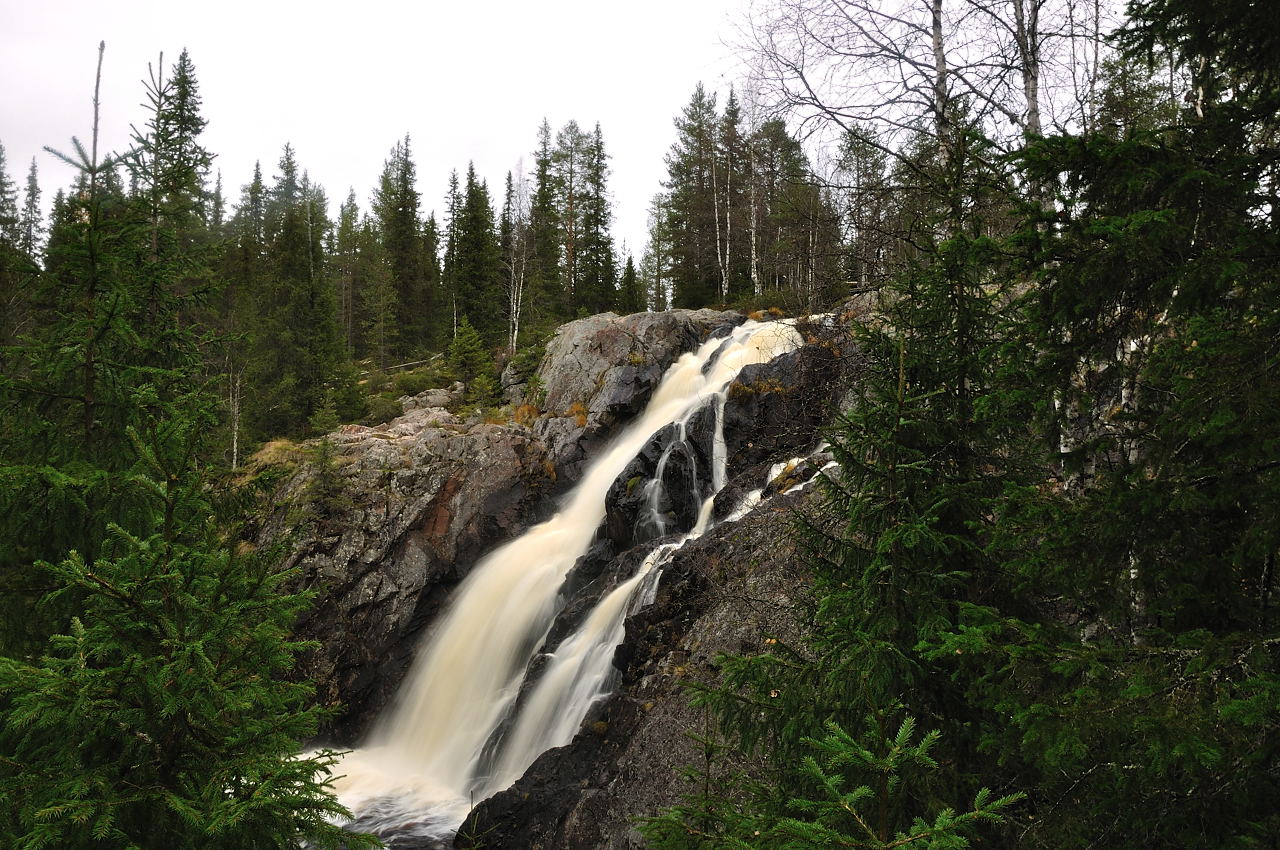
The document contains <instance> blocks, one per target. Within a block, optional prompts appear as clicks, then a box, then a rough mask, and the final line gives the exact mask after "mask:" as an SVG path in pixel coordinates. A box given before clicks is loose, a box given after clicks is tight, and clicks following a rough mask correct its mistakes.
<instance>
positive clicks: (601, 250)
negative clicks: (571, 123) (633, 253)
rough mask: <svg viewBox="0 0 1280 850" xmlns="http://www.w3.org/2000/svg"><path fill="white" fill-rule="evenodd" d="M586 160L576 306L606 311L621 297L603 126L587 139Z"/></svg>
mask: <svg viewBox="0 0 1280 850" xmlns="http://www.w3.org/2000/svg"><path fill="white" fill-rule="evenodd" d="M584 153H585V156H584V162H583V192H582V198H581V201H580V204H581V207H580V208H581V227H580V230H581V234H582V235H581V238H580V246H579V249H578V269H579V271H578V281H577V284H576V286H577V288H576V290H575V292H574V302H573V303H574V306H575V307H578V308H580V309H582V310H584V311H586V312H588V313H603V312H604V311H606V310H608V309H610V308H611V307H612V306H613V304H614V301H615V300H616V299H617V286H618V283H617V277H618V270H617V261H616V260H615V258H614V255H613V236H612V234H611V233H610V226H611V225H612V222H613V210H612V209H611V205H610V203H609V191H608V186H607V183H608V176H609V166H608V155H607V154H606V153H605V150H604V135H603V134H602V133H601V131H600V125H599V124H596V127H595V130H594V131H593V132H592V134H591V136H590V137H589V138H588V139H587V142H586V146H585V151H584Z"/></svg>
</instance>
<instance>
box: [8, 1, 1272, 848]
mask: <svg viewBox="0 0 1280 850" xmlns="http://www.w3.org/2000/svg"><path fill="white" fill-rule="evenodd" d="M899 5H900V6H901V8H900V9H899V8H897V7H894V8H893V9H890V8H889V6H887V5H886V4H883V3H880V2H876V0H776V2H773V3H770V4H761V6H760V7H759V8H757V10H756V14H757V18H756V20H755V21H754V22H753V29H752V30H751V32H752V34H753V38H754V40H753V41H752V43H751V44H750V45H748V51H749V52H750V53H751V54H752V55H751V59H752V60H753V67H754V68H755V69H756V70H755V73H756V76H755V77H754V78H753V80H752V82H751V103H750V104H744V102H743V101H742V100H740V99H739V94H738V92H737V91H735V90H733V89H730V90H729V91H728V92H726V93H724V100H723V106H721V105H720V99H719V97H718V96H717V95H716V94H714V93H711V92H708V91H707V90H706V89H705V88H704V87H702V86H701V85H698V86H697V87H696V88H695V89H694V91H693V94H692V97H691V99H690V100H689V102H688V104H687V105H685V106H684V108H683V109H681V110H679V113H678V115H677V117H676V119H675V128H676V142H675V144H674V145H673V146H672V148H671V150H670V152H669V153H668V155H667V160H666V165H667V170H668V176H667V180H666V181H665V183H664V186H663V191H662V192H661V193H659V194H658V195H657V196H656V197H655V198H654V200H653V204H652V207H651V211H650V213H651V215H650V238H649V243H648V245H647V246H646V247H645V249H644V251H643V253H642V254H641V255H640V256H638V257H632V256H623V255H621V254H620V253H619V251H618V249H617V247H616V245H615V243H614V239H613V235H612V219H613V206H612V201H611V197H610V191H609V186H608V180H609V175H610V166H609V155H608V154H607V152H606V147H605V140H604V134H603V131H602V128H601V127H600V126H599V125H595V126H594V127H593V128H592V129H590V130H586V129H583V127H582V126H581V125H579V124H578V123H577V122H573V121H571V122H569V123H567V124H565V125H564V126H563V127H562V128H560V129H559V130H553V128H552V127H551V126H550V125H549V124H547V123H545V122H544V123H543V124H542V126H541V127H539V128H537V129H536V133H535V134H533V136H532V138H531V142H532V152H531V153H532V157H531V162H532V165H533V167H532V169H531V173H528V174H525V173H523V172H522V171H521V170H518V169H517V170H515V171H513V172H512V173H510V174H508V176H507V179H506V181H505V183H504V185H503V186H502V187H501V189H500V191H499V192H497V193H495V192H494V191H491V189H490V187H489V186H488V185H486V183H485V182H484V181H483V180H481V179H480V178H479V177H478V176H477V174H476V170H475V168H474V166H472V165H468V167H467V169H466V171H465V173H462V174H459V173H458V172H454V173H453V174H452V175H451V176H450V180H449V189H448V192H447V195H446V197H444V198H443V199H439V200H440V201H441V207H440V209H441V210H442V212H441V213H440V215H439V216H438V217H437V215H436V214H434V213H431V212H426V210H429V209H430V208H431V207H432V204H431V202H429V201H424V199H423V198H422V197H421V196H420V194H419V192H418V190H417V188H416V187H417V181H418V175H417V169H416V165H415V162H414V158H413V147H412V140H411V139H410V138H409V137H408V136H407V135H406V136H405V137H404V138H403V139H399V140H395V141H394V142H393V144H392V146H391V148H390V152H389V154H388V156H387V159H386V162H385V165H384V168H383V170H382V173H381V174H380V175H370V178H371V183H372V185H373V187H374V188H373V193H372V196H371V197H372V200H371V203H370V205H369V209H367V210H361V209H360V207H359V204H358V202H357V197H356V195H355V193H354V192H351V193H350V194H349V195H348V196H347V197H346V199H345V200H344V201H343V202H342V203H341V204H339V205H338V206H337V209H336V216H335V214H334V211H333V210H332V209H331V206H330V202H329V199H328V197H327V195H326V193H325V192H324V190H323V189H322V188H321V187H320V185H319V184H318V183H317V182H316V181H315V180H314V179H313V178H312V177H311V176H310V175H309V174H308V172H307V170H306V169H305V167H304V161H305V151H302V152H299V151H295V150H294V149H293V147H292V146H291V145H286V146H285V148H284V149H283V151H281V152H280V154H279V156H278V158H277V159H276V161H275V165H274V167H272V168H269V169H268V172H269V173H264V170H263V168H262V167H261V166H259V167H257V168H255V169H254V172H253V174H252V175H246V177H247V182H246V183H245V184H244V185H243V187H242V188H241V190H240V193H239V197H238V200H236V201H234V202H230V201H228V200H227V198H226V197H225V196H224V191H223V185H222V178H221V176H220V175H217V174H216V172H215V171H214V168H213V164H214V162H215V160H214V153H213V152H211V151H208V150H207V149H206V148H205V147H204V146H203V145H202V142H201V134H202V131H203V130H204V128H205V124H206V122H205V119H204V118H203V117H202V115H201V105H202V104H201V97H200V93H199V85H198V82H197V77H196V71H195V65H194V63H193V61H192V59H191V57H189V56H188V55H187V54H186V53H185V52H184V53H183V54H182V55H181V56H180V57H179V59H178V61H177V62H176V63H174V64H173V65H172V67H164V68H155V69H153V71H152V75H151V76H150V77H149V79H148V82H147V85H146V91H145V97H146V102H147V104H149V114H148V116H147V119H146V121H145V123H143V124H142V125H140V126H141V129H139V130H137V131H136V132H135V138H134V143H133V147H132V148H131V149H130V150H128V151H125V152H112V153H107V152H105V151H101V150H99V147H98V137H99V128H98V126H97V122H98V115H97V94H96V92H95V94H94V109H95V111H94V116H93V122H94V123H93V126H92V130H91V135H90V136H89V137H88V141H87V142H82V141H81V140H79V139H73V140H72V144H71V146H70V148H69V149H65V150H60V151H56V152H53V153H54V155H56V156H58V157H60V158H61V159H63V160H65V161H66V162H69V163H71V164H72V165H73V166H74V167H75V168H76V170H77V174H78V177H77V179H76V182H75V184H74V185H72V186H68V187H64V188H61V189H59V190H57V191H56V193H55V195H54V200H53V205H52V214H51V216H49V218H48V219H47V220H46V219H45V218H44V217H43V215H42V213H41V197H42V191H44V190H42V188H41V187H40V185H39V180H38V173H37V168H36V163H35V162H33V163H31V166H30V169H29V171H28V173H27V177H26V181H25V184H24V185H22V186H21V187H20V185H19V183H18V182H17V180H16V179H15V178H14V177H13V176H12V175H13V173H14V167H13V166H12V165H11V164H10V163H8V162H6V161H5V159H4V151H3V148H2V147H0V544H2V545H0V843H3V844H4V845H5V846H12V847H15V848H31V850H34V848H39V847H86V848H88V847H134V846H137V847H175V848H183V847H191V848H213V847H225V848H229V849H230V848H247V847H286V846H293V845H292V842H294V841H295V840H296V839H297V838H298V836H306V837H308V839H309V840H310V841H312V842H314V846H335V847H336V846H342V845H343V842H346V844H347V845H349V846H357V844H358V843H359V841H358V839H356V838H354V837H352V836H350V835H345V834H342V833H340V832H339V831H338V830H336V828H334V827H332V826H331V825H330V822H329V820H327V819H326V818H328V817H332V815H333V814H334V813H335V812H336V811H337V807H336V803H335V802H334V801H333V799H332V797H330V796H329V795H328V794H327V793H326V792H325V790H324V789H323V787H322V784H321V781H320V779H318V778H317V777H320V776H323V773H322V770H323V766H324V765H325V764H326V763H327V762H326V760H327V757H326V756H325V755H323V754H317V755H314V756H303V757H294V756H295V754H296V752H297V746H298V741H299V740H301V739H303V738H305V737H306V736H307V735H309V734H311V733H312V732H313V731H314V730H315V729H316V728H317V724H318V723H319V722H320V719H321V717H322V712H320V711H319V710H318V709H316V708H315V707H314V706H313V705H312V704H311V703H310V701H309V694H310V691H309V689H308V687H307V686H306V685H305V684H300V683H295V682H290V681H289V680H288V679H287V676H286V672H287V670H288V668H289V667H290V664H291V659H292V657H293V654H294V653H296V652H297V651H299V650H300V649H302V648H304V647H302V646H301V645H300V644H298V643H296V642H294V641H292V639H291V638H290V627H291V624H292V622H293V620H294V618H295V617H296V615H297V612H298V611H299V610H300V609H301V607H302V606H304V605H305V604H306V598H305V597H304V596H300V595H298V594H296V593H294V592H292V591H291V590H290V589H289V588H290V587H291V585H290V583H289V582H290V579H291V576H290V575H289V574H288V573H287V572H282V571H281V570H280V568H279V567H278V564H279V562H280V561H279V557H278V555H279V553H275V552H270V551H254V550H253V549H252V547H248V546H245V545H238V544H237V541H238V540H239V536H238V532H237V529H238V527H239V526H240V524H242V523H243V522H244V521H245V520H246V519H247V518H248V517H250V516H252V514H253V511H254V510H255V509H256V508H257V507H260V505H261V502H262V500H263V499H264V498H267V489H268V488H269V485H270V482H269V481H258V480H252V479H250V480H245V479H243V478H240V477H237V476H236V475H234V474H233V473H234V472H235V470H237V469H238V468H240V467H241V466H242V465H243V462H244V459H245V458H246V457H247V456H248V454H249V453H251V452H252V451H253V450H254V449H255V448H256V447H257V446H259V445H261V444H262V443H264V442H266V441H268V440H272V439H275V438H281V437H287V438H300V437H307V436H312V435H315V434H320V433H325V432H327V431H329V430H331V429H332V428H333V427H335V426H336V425H337V424H339V423H340V422H351V421H358V420H361V419H362V418H366V417H368V418H371V420H372V419H380V418H385V417H386V416H387V415H388V408H387V406H386V404H385V403H383V404H381V405H380V404H379V392H382V390H383V388H384V387H386V386H387V385H388V382H391V390H390V392H398V391H400V390H406V391H407V390H408V389H409V384H407V383H403V382H402V383H400V384H396V383H395V380H396V378H395V377H394V375H393V373H392V372H391V371H390V370H393V369H398V368H400V367H409V368H414V367H418V366H422V365H423V364H426V365H425V366H424V367H423V368H425V369H427V370H428V372H429V375H430V378H431V379H433V380H452V379H454V378H462V379H465V380H467V382H468V403H469V404H472V405H474V406H478V407H482V408H490V409H492V408H494V407H495V406H497V405H498V404H499V398H498V391H497V379H498V375H499V371H500V369H501V368H502V367H503V366H504V365H506V364H507V363H508V362H510V361H512V360H515V361H519V360H520V358H521V356H522V354H523V355H525V359H526V360H527V359H529V358H528V355H529V354H530V353H534V354H536V352H537V350H538V346H539V344H540V342H541V341H542V340H543V339H545V337H546V335H547V334H548V333H549V332H550V331H551V330H552V329H553V328H554V327H555V326H556V325H557V324H559V323H561V322H563V321H565V320H567V319H571V318H574V317H576V316H580V315H587V314H592V313H597V312H601V311H605V310H615V311H619V312H630V311H638V310H643V309H665V308H667V307H669V306H676V307H702V306H710V305H725V306H738V307H743V308H758V307H764V306H770V305H777V306H779V307H781V308H783V309H785V310H787V311H790V312H797V313H798V312H805V311H809V310H824V309H829V308H832V307H834V306H836V305H838V304H840V303H841V302H843V301H844V300H845V299H846V298H848V297H849V296H851V295H862V296H868V297H870V298H871V299H872V300H873V302H874V304H875V305H876V306H875V308H874V310H875V316H876V318H877V320H875V321H868V322H865V323H863V324H861V325H860V326H859V327H858V329H857V331H856V335H857V338H856V340H855V341H854V342H855V344H856V345H857V346H858V349H859V351H860V352H861V354H862V356H864V357H865V358H866V359H867V364H868V365H867V368H866V373H865V377H864V379H863V381H862V383H861V385H860V388H859V393H858V394H859V398H858V403H857V404H856V405H855V406H854V407H853V409H851V410H849V411H847V412H846V413H845V414H844V416H843V418H842V420H841V422H840V423H839V424H838V426H837V427H835V428H834V429H833V430H832V432H831V434H830V437H829V438H830V441H831V443H832V446H833V451H834V452H835V454H836V456H837V458H838V460H839V461H840V465H841V468H842V471H841V474H840V475H838V476H833V477H832V478H831V479H830V481H829V482H828V486H827V491H826V492H827V498H826V500H825V502H824V509H823V510H822V511H821V512H820V513H817V514H815V515H812V516H808V517H806V518H804V520H803V521H802V522H801V527H802V531H803V536H804V538H805V539H806V541H807V551H808V552H809V558H808V568H809V569H810V570H811V571H812V575H813V590H812V593H811V595H810V598H809V601H808V603H807V604H806V605H805V606H802V610H801V611H799V612H798V617H799V618H800V620H801V621H802V624H803V628H802V629H801V631H802V632H803V633H805V634H807V635H808V637H807V638H806V639H805V640H804V641H803V642H801V643H799V644H797V645H789V644H786V643H783V642H778V641H776V640H774V639H771V638H767V636H762V637H764V638H766V639H765V640H763V641H762V647H764V649H763V650H762V652H761V653H759V654H748V655H744V656H741V657H734V658H725V659H721V662H720V670H721V677H722V678H721V681H720V684H719V685H718V686H713V687H706V688H704V689H702V690H701V691H700V692H697V693H695V694H694V698H695V699H696V700H699V701H700V702H701V703H702V704H704V705H705V706H706V708H707V711H708V716H709V717H711V718H713V719H714V725H713V729H714V731H713V733H712V734H710V735H709V736H708V737H707V738H706V740H705V745H706V748H707V753H708V759H707V762H706V764H704V765H703V766H702V767H701V768H700V769H699V771H697V772H696V775H697V778H698V782H697V783H696V786H694V787H696V788H698V789H700V790H698V791H697V792H696V793H694V794H692V795H691V796H690V797H689V798H688V800H687V802H686V804H684V805H682V806H680V807H678V808H676V809H673V810H671V811H669V812H666V813H664V814H661V815H659V816H657V817H655V818H654V819H653V820H651V821H649V822H647V823H646V824H645V825H644V827H643V829H644V832H645V834H646V835H647V836H648V838H649V840H650V841H651V843H652V844H653V845H654V846H656V847H664V848H678V847H706V848H710V847H767V848H808V847H814V848H816V847H830V846H850V847H895V846H907V845H910V846H920V847H939V848H941V847H957V846H964V843H963V842H965V841H969V840H973V841H977V840H985V841H987V842H989V843H991V844H995V845H999V846H1027V847H1092V846H1103V845H1105V846H1123V847H1128V846H1134V847H1138V846H1186V847H1209V846H1212V847H1242V848H1243V847H1266V846H1274V845H1275V842H1276V841H1277V839H1278V837H1280V818H1278V815H1277V809H1276V807H1275V805H1274V801H1275V800H1276V799H1277V797H1278V796H1280V735H1278V734H1277V732H1278V731H1280V618H1278V617H1277V613H1276V604H1275V600H1274V596H1275V593H1274V586H1275V582H1276V577H1275V566H1276V555H1277V551H1278V550H1280V519H1278V517H1280V416H1278V415H1277V411H1278V410H1280V309H1278V308H1280V289H1278V287H1280V275H1278V274H1277V271H1278V270H1280V250H1278V249H1280V145H1278V144H1277V139H1278V138H1280V135H1278V133H1280V119H1278V118H1277V116H1278V115H1280V18H1278V17H1277V16H1275V15H1274V14H1273V13H1272V10H1270V9H1268V4H1266V3H1258V2H1253V0H1215V2H1213V3H1210V2H1207V0H1134V2H1132V3H1131V4H1130V5H1129V8H1128V9H1127V12H1126V14H1125V15H1123V16H1120V18H1119V19H1118V20H1117V21H1115V22H1111V21H1109V20H1107V19H1106V18H1105V15H1104V14H1103V12H1102V9H1103V4H1101V3H1093V4H1087V3H1079V2H1073V1H1072V0H964V2H959V0H955V1H954V2H953V0H918V1H917V2H909V3H903V4H899ZM741 91H745V88H744V89H741ZM766 100H767V102H768V104H769V106H768V107H767V108H766V107H764V106H762V105H760V104H761V103H763V102H765V101H766ZM673 111H674V110H673ZM802 132H803V134H804V135H801V133H802ZM802 139H803V140H804V141H802ZM0 141H3V140H0ZM499 195H500V196H499ZM734 752H745V753H751V754H753V756H754V763H755V764H756V765H757V768H756V769H755V770H753V771H752V772H751V773H750V775H739V774H738V773H736V772H735V771H736V767H735V766H736V765H739V764H741V763H742V762H741V761H740V760H738V759H736V758H734V757H733V756H732V755H728V754H732V753H734ZM655 815H657V813H655ZM157 841H159V842H160V843H156V842H157Z"/></svg>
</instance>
